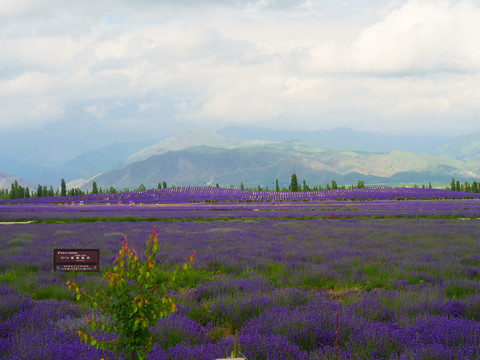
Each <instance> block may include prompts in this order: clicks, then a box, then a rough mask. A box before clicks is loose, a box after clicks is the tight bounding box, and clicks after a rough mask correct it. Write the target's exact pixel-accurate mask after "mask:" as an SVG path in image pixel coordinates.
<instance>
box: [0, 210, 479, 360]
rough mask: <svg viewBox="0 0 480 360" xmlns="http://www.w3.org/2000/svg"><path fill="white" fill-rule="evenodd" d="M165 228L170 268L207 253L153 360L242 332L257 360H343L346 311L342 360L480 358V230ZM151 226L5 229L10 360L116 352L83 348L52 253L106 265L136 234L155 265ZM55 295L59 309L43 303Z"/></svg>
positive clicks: (90, 281) (163, 256) (78, 310)
mask: <svg viewBox="0 0 480 360" xmlns="http://www.w3.org/2000/svg"><path fill="white" fill-rule="evenodd" d="M157 225H158V226H159V229H161V234H162V237H161V239H160V244H159V259H160V266H161V268H162V269H164V270H169V269H171V268H172V267H173V266H174V265H175V264H178V263H180V262H182V261H183V259H184V256H185V254H186V253H189V251H192V250H197V255H196V262H195V265H194V268H193V269H192V271H191V272H190V273H189V274H190V275H188V277H186V278H183V279H180V282H179V283H178V284H177V288H175V289H174V291H173V294H175V295H176V297H177V299H178V300H177V303H178V309H179V310H178V312H177V313H176V314H175V315H173V316H171V317H169V318H165V319H163V320H160V321H159V322H158V324H157V327H156V328H155V347H154V349H153V351H152V352H151V354H150V359H162V360H167V359H168V360H176V359H178V360H180V359H182V360H184V359H192V360H193V359H199V360H212V359H214V358H219V357H224V356H226V355H227V354H228V353H229V352H230V351H231V350H232V347H233V340H232V338H231V337H229V336H228V335H229V334H231V333H232V332H235V331H238V340H239V342H240V345H241V349H242V350H243V352H244V354H245V355H246V357H247V358H248V359H249V360H255V359H259V360H262V359H278V360H283V359H285V360H286V359H292V358H293V359H300V360H302V359H305V360H307V359H309V360H314V359H334V358H335V342H336V336H335V330H336V325H337V322H336V314H337V313H338V319H339V321H338V346H339V354H340V357H339V358H343V359H478V358H479V357H480V295H479V291H480V285H479V280H480V255H479V254H480V243H479V242H478V241H477V239H478V237H479V236H480V226H479V223H478V222H477V221H473V220H472V221H467V222H466V221H461V220H443V219H437V220H425V219H393V220H362V221H359V220H342V221H341V226H339V225H340V224H339V221H336V220H335V221H334V220H323V221H317V220H304V221H294V220H283V221H258V222H242V223H235V222H208V223H207V222H205V223H203V222H202V223H199V222H183V223H162V224H157ZM151 227H152V223H128V222H126V223H113V222H110V223H96V224H88V223H70V224H28V225H27V224H26V225H15V226H10V227H8V228H7V226H3V227H0V269H1V271H2V273H3V274H5V275H2V276H1V278H0V279H1V281H2V284H1V288H0V304H1V306H0V320H1V321H2V322H1V323H0V354H2V353H4V354H6V355H5V356H4V357H3V359H12V358H15V359H31V358H36V359H51V358H62V359H65V360H68V359H98V358H101V357H103V356H106V355H111V354H106V353H104V352H102V351H100V350H95V349H93V348H90V349H88V348H87V347H86V346H85V345H84V344H82V343H80V342H79V341H78V339H76V337H75V333H74V330H78V329H79V328H86V321H85V317H84V316H85V314H86V313H87V312H88V309H87V308H83V307H81V306H77V305H74V304H72V303H71V301H70V300H71V294H70V293H69V292H68V291H67V290H66V286H65V282H66V280H67V277H68V276H74V275H66V274H58V273H52V272H51V268H52V264H51V251H52V249H53V248H55V247H81V248H95V247H96V248H100V254H101V267H102V268H103V269H104V270H105V268H107V267H109V266H111V263H112V261H113V259H114V257H115V253H116V252H117V251H118V249H119V246H120V244H121V241H122V239H123V236H124V235H126V236H127V237H128V239H129V244H130V246H133V245H134V246H135V248H136V249H137V251H138V254H139V258H140V260H141V261H143V260H145V258H144V255H143V251H144V250H145V237H146V234H148V233H149V231H150V230H151ZM13 274H18V276H17V277H14V275H13ZM74 277H75V280H76V281H77V282H79V283H80V284H81V287H83V288H87V289H92V288H95V287H99V286H103V285H102V284H103V283H102V281H101V280H100V275H92V274H85V275H77V276H74ZM39 285H40V286H39ZM185 287H190V290H186V289H185ZM182 288H183V290H180V289H182ZM24 292H25V293H26V294H24ZM49 296H50V297H54V298H56V300H47V301H33V300H39V299H43V298H46V297H49ZM97 316H99V315H98V314H97ZM106 320H107V321H108V319H106ZM98 334H99V336H101V337H103V338H104V339H107V338H111V336H110V337H109V335H106V334H102V333H98Z"/></svg>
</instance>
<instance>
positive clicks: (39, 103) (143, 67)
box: [0, 0, 480, 164]
mask: <svg viewBox="0 0 480 360" xmlns="http://www.w3.org/2000/svg"><path fill="white" fill-rule="evenodd" d="M172 4H174V5H172ZM0 23H1V24H2V26H1V27H0V48H1V49H2V50H1V56H0V151H1V152H2V153H0V158H1V157H2V156H4V157H5V156H7V157H8V156H13V155H14V154H18V159H19V160H21V161H24V162H25V161H26V155H25V153H26V152H27V153H29V154H30V155H29V156H30V159H31V161H39V162H42V161H43V162H45V161H47V160H48V162H51V163H52V164H53V163H55V162H62V161H64V160H66V159H67V158H69V157H70V156H74V155H76V154H78V153H79V152H81V151H85V150H86V149H88V148H95V147H97V148H98V147H100V146H102V145H107V144H109V143H111V142H112V141H128V140H140V139H150V138H161V137H163V136H166V135H169V134H171V133H173V132H175V131H177V130H181V129H190V128H201V127H206V128H210V129H218V128H221V127H224V126H228V125H242V124H245V125H259V126H263V127H267V128H272V129H312V130H314V129H332V128H335V127H339V126H347V127H351V128H353V129H356V130H365V131H375V132H383V133H402V134H405V133H410V132H412V133H429V132H431V133H435V134H443V135H445V134H448V135H460V134H465V133H469V132H474V131H480V116H479V114H480V46H479V44H480V0H461V1H454V0H392V1H389V0H362V1H358V0H355V1H333V0H305V1H304V0H251V1H240V0H238V1H236V0H226V1H222V0H175V1H165V0H156V1H154V0H137V1H127V0H117V1H113V0H83V1H67V0H41V1H36V0H0Z"/></svg>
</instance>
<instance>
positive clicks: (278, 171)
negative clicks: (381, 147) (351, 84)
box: [86, 142, 480, 189]
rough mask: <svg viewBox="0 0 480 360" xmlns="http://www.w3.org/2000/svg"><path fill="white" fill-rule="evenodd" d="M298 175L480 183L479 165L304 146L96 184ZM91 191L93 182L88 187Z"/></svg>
mask: <svg viewBox="0 0 480 360" xmlns="http://www.w3.org/2000/svg"><path fill="white" fill-rule="evenodd" d="M293 171H295V172H296V173H297V175H298V177H299V180H300V181H303V179H305V180H306V182H307V184H310V185H319V184H323V185H325V184H326V183H329V182H330V181H331V180H336V181H337V183H339V184H341V183H343V184H352V183H356V182H357V180H365V181H366V183H368V184H370V185H373V184H398V183H402V182H403V183H412V182H417V183H428V182H444V183H449V182H450V180H451V178H452V177H455V178H456V179H460V180H462V179H469V180H471V179H477V178H480V176H479V175H480V164H479V163H466V162H463V161H458V160H454V159H445V158H440V157H436V156H432V155H424V154H412V153H407V152H402V151H390V152H385V153H368V152H341V151H336V150H327V149H323V148H320V147H317V146H314V145H310V144H305V143H300V142H285V143H274V144H267V145H250V146H243V147H236V148H232V149H225V148H213V147H209V146H199V147H190V148H187V149H184V150H179V151H170V152H166V153H164V154H161V155H154V156H151V157H149V158H148V159H146V160H143V161H139V162H135V163H132V164H130V165H128V166H126V167H124V168H122V169H117V170H113V171H110V172H107V173H105V174H103V175H100V176H98V177H96V178H95V181H96V182H97V184H98V185H99V186H102V187H105V186H114V187H116V188H125V187H128V188H136V187H138V186H139V184H141V183H142V184H144V185H145V186H146V187H147V188H151V187H156V186H157V184H158V183H159V182H162V181H167V183H169V184H172V183H173V184H175V185H178V186H180V185H214V184H215V183H217V182H218V183H219V184H220V185H221V186H230V184H233V185H234V186H235V187H237V188H238V186H239V184H240V182H241V181H242V182H243V183H244V184H245V185H246V186H256V185H262V186H269V188H270V189H271V188H272V187H273V186H274V184H275V179H276V178H278V179H279V181H280V184H283V185H286V184H288V182H289V181H290V175H291V174H292V172H293ZM86 187H87V188H90V187H91V182H90V183H88V184H87V185H86Z"/></svg>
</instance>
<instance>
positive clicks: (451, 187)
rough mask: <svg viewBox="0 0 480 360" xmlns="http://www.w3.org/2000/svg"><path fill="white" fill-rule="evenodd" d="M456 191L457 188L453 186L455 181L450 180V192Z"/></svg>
mask: <svg viewBox="0 0 480 360" xmlns="http://www.w3.org/2000/svg"><path fill="white" fill-rule="evenodd" d="M456 189H457V187H456V186H455V179H454V178H452V182H451V184H450V190H452V191H455V190H456Z"/></svg>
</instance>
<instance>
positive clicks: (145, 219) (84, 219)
mask: <svg viewBox="0 0 480 360" xmlns="http://www.w3.org/2000/svg"><path fill="white" fill-rule="evenodd" d="M460 218H463V217H462V216H460V215H458V214H453V215H385V216H382V215H375V216H343V215H342V216H341V217H340V216H338V217H331V216H298V217H211V218H179V219H171V218H157V217H133V216H127V217H108V218H103V217H102V218H99V217H75V218H51V219H34V220H32V219H30V220H26V219H2V220H0V223H22V222H25V221H29V222H30V223H32V224H40V223H47V224H66V223H95V222H138V221H143V222H181V221H189V222H195V221H196V222H213V221H263V220H344V219H358V220H369V219H380V220H382V219H460ZM467 219H470V218H467Z"/></svg>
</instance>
